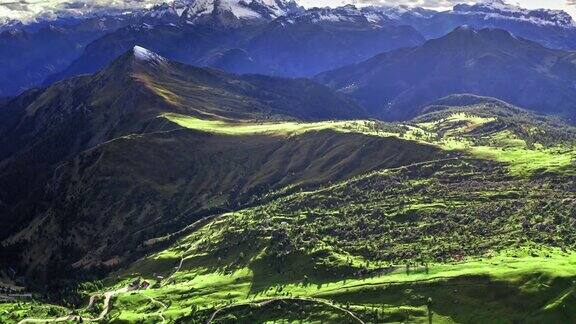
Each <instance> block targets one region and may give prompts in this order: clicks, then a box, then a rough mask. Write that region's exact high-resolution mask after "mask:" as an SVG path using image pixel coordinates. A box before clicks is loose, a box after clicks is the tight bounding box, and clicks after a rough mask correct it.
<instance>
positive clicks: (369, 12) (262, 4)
mask: <svg viewBox="0 0 576 324" xmlns="http://www.w3.org/2000/svg"><path fill="white" fill-rule="evenodd" d="M461 25H468V26H470V27H472V28H475V29H482V28H500V29H505V30H508V31H510V32H511V33H513V34H514V35H516V36H517V37H522V38H526V39H529V40H533V41H536V42H539V43H540V44H542V45H544V46H546V47H549V48H555V49H562V50H572V49H575V48H576V47H575V44H576V33H575V31H576V27H575V26H574V22H573V20H572V19H571V17H570V16H569V15H568V14H567V13H565V12H562V11H554V10H545V9H539V10H527V9H523V8H520V7H517V6H511V5H507V4H506V3H504V2H502V1H499V0H494V1H491V2H483V3H481V4H476V5H467V4H460V5H456V6H455V7H454V8H453V10H450V11H443V12H436V11H433V10H426V9H422V8H409V7H403V6H399V7H361V8H356V7H354V6H344V7H340V8H332V9H331V8H311V9H308V10H305V9H303V8H302V7H300V6H298V5H297V4H296V3H295V2H293V1H256V0H254V1H251V2H244V1H236V0H234V1H233V0H227V1H217V2H214V1H208V0H202V1H200V0H194V1H175V2H174V3H171V4H163V5H158V6H154V7H152V8H150V9H146V10H135V11H133V12H131V13H129V14H127V13H121V14H119V13H118V12H117V11H114V10H112V11H110V12H109V13H108V14H107V13H106V12H100V13H99V17H95V18H88V19H85V20H82V19H80V18H72V17H69V16H65V17H62V18H61V19H60V20H58V19H57V20H54V21H39V22H37V23H35V24H31V25H29V26H28V25H18V24H13V23H11V24H9V25H6V26H4V27H3V28H0V30H3V31H4V36H3V38H2V39H3V42H4V43H3V44H2V48H6V49H8V48H12V49H14V50H12V51H6V52H4V53H0V59H1V60H0V61H1V62H6V63H4V65H0V72H3V73H2V75H10V76H11V77H10V82H8V80H4V81H3V83H2V84H0V96H13V95H15V94H18V93H20V92H22V91H23V90H25V89H29V88H31V87H36V86H41V85H49V84H51V83H53V82H54V81H57V80H63V79H65V78H68V77H71V76H75V75H79V74H84V73H94V72H96V71H98V70H100V69H102V68H103V67H104V66H106V65H107V64H108V63H110V62H111V61H112V60H113V59H114V58H115V57H117V56H118V55H120V54H122V53H123V52H125V51H127V50H129V49H130V48H132V47H133V46H135V45H143V46H145V47H147V48H151V49H152V50H154V51H156V52H159V53H161V54H162V55H164V56H166V57H168V58H170V59H172V60H176V61H181V62H183V63H187V64H193V65H200V66H212V67H216V68H219V69H224V70H228V71H230V72H235V73H263V74H270V75H276V76H288V77H301V76H306V77H312V76H314V75H315V74H318V73H321V72H324V71H327V70H331V69H335V68H338V67H342V66H345V65H348V64H352V63H358V62H360V61H363V60H366V59H368V58H370V57H372V56H374V55H377V54H379V53H381V52H385V51H390V50H394V49H398V48H401V47H411V46H415V45H419V44H422V43H423V42H424V40H425V39H433V38H439V37H441V36H443V35H445V34H447V33H448V32H450V31H452V30H453V29H455V28H456V27H458V26H461ZM47 29H48V30H51V31H52V32H51V33H52V34H54V33H55V34H56V35H50V36H49V37H48V38H46V36H43V34H41V33H46V30H47ZM17 35H20V36H17ZM22 35H26V37H25V39H27V40H26V41H23V40H22V38H24V37H23V36H22ZM335 35H338V37H335ZM44 39H47V40H50V42H45V41H43V40H44ZM50 44H54V48H53V49H52V48H50ZM48 49H49V51H48ZM42 50H46V51H47V52H50V53H51V54H52V53H54V56H45V55H43V56H41V57H40V55H42ZM15 51H17V52H18V53H26V55H24V57H19V59H18V60H15V59H14V58H15V56H14V55H13V53H14V52H15ZM58 53H61V54H58Z"/></svg>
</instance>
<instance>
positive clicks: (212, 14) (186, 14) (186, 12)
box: [164, 0, 302, 27]
mask: <svg viewBox="0 0 576 324" xmlns="http://www.w3.org/2000/svg"><path fill="white" fill-rule="evenodd" d="M164 10H165V9H164ZM300 10H302V8H301V7H300V6H298V4H297V3H296V2H295V1H294V0H176V1H175V2H174V3H173V5H172V8H171V11H172V12H176V13H177V15H178V16H179V17H180V19H181V20H183V21H184V22H185V23H186V24H191V25H198V24H216V25H222V26H226V27H235V26H240V25H245V24H250V23H256V22H260V21H264V22H266V21H270V20H272V19H275V18H278V17H280V16H284V15H287V14H291V13H295V12H298V11H300Z"/></svg>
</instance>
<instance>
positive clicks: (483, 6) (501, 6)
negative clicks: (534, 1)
mask: <svg viewBox="0 0 576 324" xmlns="http://www.w3.org/2000/svg"><path fill="white" fill-rule="evenodd" d="M453 12H454V13H456V14H460V15H476V16H482V17H483V18H484V19H502V20H515V21H520V22H526V23H531V24H536V25H541V26H545V25H549V26H558V27H564V28H573V27H575V26H576V24H575V23H574V20H573V19H572V16H570V14H568V13H567V12H565V11H562V10H551V9H525V8H522V7H519V6H516V5H511V4H509V3H507V2H506V1H504V0H485V1H482V2H479V3H476V4H473V5H469V4H458V5H456V6H454V9H453Z"/></svg>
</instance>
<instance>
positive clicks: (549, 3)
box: [0, 0, 576, 21]
mask: <svg viewBox="0 0 576 324" xmlns="http://www.w3.org/2000/svg"><path fill="white" fill-rule="evenodd" d="M164 1H166V0H0V21H2V20H3V19H2V18H4V19H6V18H10V19H21V20H29V19H32V18H34V17H39V16H44V17H50V16H51V15H53V10H54V9H56V8H63V7H66V8H67V9H68V10H77V11H78V12H89V11H92V10H94V8H98V7H101V6H106V7H107V6H111V7H114V8H125V9H130V8H134V7H149V6H151V5H152V4H155V3H162V2H164ZM297 1H298V2H299V3H300V4H302V5H304V6H306V7H313V6H322V7H323V6H333V7H335V6H341V5H344V4H349V3H352V4H356V5H362V4H389V5H393V4H408V5H415V6H423V7H426V8H434V9H448V8H450V7H451V6H452V5H454V3H463V2H468V3H470V2H475V1H469V0H297ZM509 3H511V4H518V5H520V6H522V7H526V8H550V9H563V10H566V11H568V12H570V14H572V16H574V17H576V5H575V4H574V3H576V0H510V1H509ZM569 3H572V5H570V4H569Z"/></svg>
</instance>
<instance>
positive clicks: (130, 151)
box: [0, 47, 437, 278]
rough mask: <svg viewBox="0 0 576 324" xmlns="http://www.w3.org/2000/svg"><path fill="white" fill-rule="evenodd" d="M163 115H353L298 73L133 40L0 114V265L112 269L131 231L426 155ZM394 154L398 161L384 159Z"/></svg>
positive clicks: (380, 142) (141, 232) (144, 232)
mask: <svg viewBox="0 0 576 324" xmlns="http://www.w3.org/2000/svg"><path fill="white" fill-rule="evenodd" d="M165 113H173V114H180V115H186V116H195V118H200V119H202V120H220V121H227V122H229V123H235V124H237V123H243V122H244V121H247V120H252V121H253V122H254V123H258V122H262V121H264V120H295V119H296V118H298V119H300V120H318V119H342V118H348V117H353V116H354V117H355V116H358V115H360V116H361V115H362V110H361V109H360V108H358V107H357V106H356V105H354V104H352V103H350V102H349V101H347V100H346V99H343V98H341V97H339V96H338V95H335V94H334V93H333V92H331V91H330V90H329V89H328V88H326V87H324V86H321V85H318V84H315V83H313V82H312V81H309V80H299V79H278V78H272V77H265V76H256V75H253V76H245V77H240V76H234V75H229V74H225V73H223V72H218V71H212V70H206V69H200V68H194V67H189V66H184V65H181V64H178V63H173V62H170V61H168V60H166V59H165V58H163V57H161V56H159V55H157V54H155V53H153V52H150V51H148V50H146V49H143V48H141V47H136V48H134V49H133V50H131V51H130V52H128V53H126V54H125V55H123V56H122V57H120V58H119V59H118V60H116V61H114V62H113V63H112V64H111V65H110V66H109V67H107V68H106V69H105V70H103V71H101V72H99V73H97V74H95V75H93V76H85V77H79V78H75V79H71V80H67V81H63V82H59V83H57V84H55V85H54V86H52V87H50V88H48V89H46V90H31V91H28V92H26V93H24V94H23V95H21V96H19V97H17V98H15V99H12V100H11V101H10V102H8V104H7V105H5V106H3V107H2V109H1V110H0V114H1V116H0V117H1V118H0V120H1V122H0V134H1V136H0V137H1V140H0V148H1V150H0V182H2V183H3V184H6V185H5V186H2V188H1V189H0V202H1V203H0V214H1V215H2V222H3V223H4V224H6V225H7V226H5V227H3V228H2V230H1V232H0V237H1V240H2V248H1V249H0V250H1V253H0V255H1V257H2V259H3V264H6V263H4V262H11V264H13V265H14V266H17V267H19V268H20V269H21V270H26V271H33V272H37V273H38V274H39V275H40V277H42V275H44V274H46V273H49V272H50V271H53V273H55V274H63V272H62V271H61V270H62V269H65V268H66V267H67V266H70V265H72V263H76V266H77V267H84V266H86V267H94V266H96V267H100V266H104V267H107V266H114V265H116V264H117V262H120V261H125V260H128V259H130V258H133V257H135V256H136V254H138V253H140V252H142V251H140V252H138V253H134V252H130V253H128V252H127V251H128V250H131V249H132V248H134V249H135V248H137V247H138V246H139V245H140V244H142V243H143V242H144V240H146V239H150V238H153V237H155V236H156V235H161V234H164V233H167V232H170V231H173V230H178V229H181V228H182V227H184V226H185V225H187V224H189V223H190V222H191V221H193V220H196V219H198V218H201V217H203V216H205V215H207V214H209V213H210V212H211V210H213V209H219V208H236V207H237V206H240V205H243V204H246V203H249V202H250V201H252V200H253V199H254V197H255V196H257V195H260V194H263V193H267V192H269V191H271V190H277V189H280V188H283V187H286V186H290V185H294V186H296V187H300V186H306V185H314V184H316V183H318V182H320V181H332V180H333V179H334V180H335V179H343V178H346V177H350V176H354V175H357V174H360V173H361V172H366V171H369V170H373V169H375V168H378V167H380V166H382V165H387V164H390V165H398V164H399V163H404V162H405V163H412V162H413V161H418V160H419V159H420V158H421V156H424V157H426V156H435V155H436V154H437V153H436V150H435V149H433V148H426V149H425V150H424V151H422V154H421V155H420V154H416V155H415V154H411V153H409V152H410V148H409V146H406V145H401V144H399V143H398V142H397V141H390V140H385V139H374V138H370V137H366V136H363V135H347V134H344V133H339V132H333V131H323V132H312V133H304V134H302V135H298V136H294V137H291V138H290V139H289V140H286V138H285V136H264V135H258V134H254V135H250V136H237V137H236V136H226V135H212V134H210V133H199V132H197V131H194V130H184V129H182V127H180V126H179V125H177V124H174V123H172V122H170V121H169V120H167V119H165V118H164V117H162V116H163V114H165ZM397 151H400V152H405V153H406V157H405V158H403V159H397V158H396V159H389V158H388V157H387V155H389V154H390V152H397ZM395 156H398V155H395ZM400 156H401V155H400ZM135 157H138V158H135ZM158 165H163V166H164V167H162V168H161V169H159V168H158ZM162 170H165V171H162ZM130 233H132V234H133V233H138V235H135V236H132V234H130ZM120 238H125V239H126V241H122V244H120V243H118V242H119V239H120ZM46 242H50V243H49V244H48V243H46ZM127 246H130V247H131V248H128V249H127ZM64 251H67V252H64ZM66 255H68V256H66ZM9 260H10V261H9ZM62 267H64V268H62ZM58 269H61V270H58ZM40 277H38V278H40Z"/></svg>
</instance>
